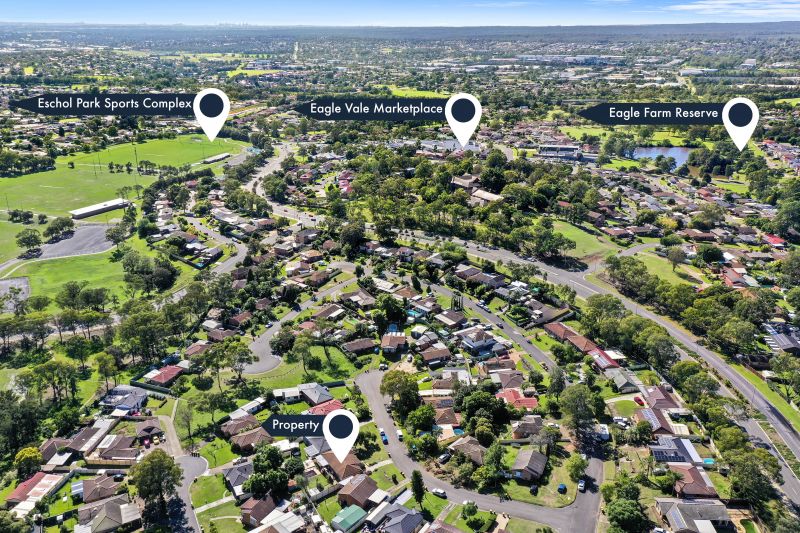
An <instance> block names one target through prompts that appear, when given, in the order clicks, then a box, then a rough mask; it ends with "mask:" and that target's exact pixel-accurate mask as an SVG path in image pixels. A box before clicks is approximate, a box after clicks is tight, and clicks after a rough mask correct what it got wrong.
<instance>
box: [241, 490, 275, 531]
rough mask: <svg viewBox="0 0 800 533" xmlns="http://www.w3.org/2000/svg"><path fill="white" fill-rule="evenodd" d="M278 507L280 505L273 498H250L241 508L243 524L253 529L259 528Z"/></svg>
mask: <svg viewBox="0 0 800 533" xmlns="http://www.w3.org/2000/svg"><path fill="white" fill-rule="evenodd" d="M277 506H278V504H277V502H276V501H275V498H273V497H272V496H266V497H264V498H250V499H248V500H247V501H246V502H244V503H243V504H242V506H241V507H240V508H239V511H240V512H241V513H242V523H243V524H245V525H250V526H253V527H255V526H258V525H259V524H261V522H262V521H263V520H264V519H265V518H266V517H267V516H269V514H270V513H271V512H272V511H274V510H275V508H276V507H277Z"/></svg>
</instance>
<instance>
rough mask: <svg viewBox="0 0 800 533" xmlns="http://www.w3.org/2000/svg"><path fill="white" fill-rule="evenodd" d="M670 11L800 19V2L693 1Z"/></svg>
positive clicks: (672, 7)
mask: <svg viewBox="0 0 800 533" xmlns="http://www.w3.org/2000/svg"><path fill="white" fill-rule="evenodd" d="M664 9H666V10H668V11H680V12H684V13H696V14H698V15H717V16H731V15H734V16H746V17H753V18H758V19H764V18H771V19H774V18H776V17H783V18H791V19H795V18H800V1H788V2H786V1H785V2H780V1H775V0H762V1H755V0H693V1H690V2H684V3H681V4H674V5H671V6H666V7H665V8H664Z"/></svg>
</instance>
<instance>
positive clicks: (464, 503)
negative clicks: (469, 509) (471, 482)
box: [461, 500, 475, 505]
mask: <svg viewBox="0 0 800 533" xmlns="http://www.w3.org/2000/svg"><path fill="white" fill-rule="evenodd" d="M469 504H472V505H475V502H474V501H472V500H464V501H463V502H462V504H461V505H469Z"/></svg>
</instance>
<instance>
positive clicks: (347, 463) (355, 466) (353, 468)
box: [322, 452, 364, 480]
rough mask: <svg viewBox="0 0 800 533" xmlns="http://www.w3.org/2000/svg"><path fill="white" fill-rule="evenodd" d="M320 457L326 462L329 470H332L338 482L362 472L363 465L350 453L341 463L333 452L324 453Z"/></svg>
mask: <svg viewBox="0 0 800 533" xmlns="http://www.w3.org/2000/svg"><path fill="white" fill-rule="evenodd" d="M322 457H323V459H325V461H327V463H328V465H329V466H330V467H331V470H333V472H334V474H335V475H336V477H337V478H338V479H340V480H341V479H346V478H348V477H350V476H355V475H357V474H362V473H363V472H364V465H363V464H362V463H361V461H359V460H358V458H357V457H356V456H355V455H353V454H352V453H349V454H347V457H345V458H344V461H341V462H340V461H339V460H338V459H337V458H336V456H335V455H334V454H333V452H325V453H323V454H322Z"/></svg>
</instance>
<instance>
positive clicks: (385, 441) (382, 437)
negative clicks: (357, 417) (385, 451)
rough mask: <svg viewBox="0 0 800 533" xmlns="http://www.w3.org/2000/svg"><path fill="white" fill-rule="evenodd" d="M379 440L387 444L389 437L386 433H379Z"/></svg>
mask: <svg viewBox="0 0 800 533" xmlns="http://www.w3.org/2000/svg"><path fill="white" fill-rule="evenodd" d="M381 442H383V444H384V446H385V445H387V444H389V438H388V437H387V436H386V435H381Z"/></svg>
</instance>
